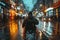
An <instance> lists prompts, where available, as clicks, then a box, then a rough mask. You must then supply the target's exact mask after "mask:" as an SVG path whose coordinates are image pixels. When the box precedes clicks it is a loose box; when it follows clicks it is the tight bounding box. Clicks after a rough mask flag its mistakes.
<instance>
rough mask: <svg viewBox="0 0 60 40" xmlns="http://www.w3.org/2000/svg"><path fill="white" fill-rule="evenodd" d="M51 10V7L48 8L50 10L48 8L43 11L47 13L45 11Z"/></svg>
mask: <svg viewBox="0 0 60 40" xmlns="http://www.w3.org/2000/svg"><path fill="white" fill-rule="evenodd" d="M52 9H53V8H52V7H50V8H48V9H46V10H45V12H47V11H49V10H52Z"/></svg>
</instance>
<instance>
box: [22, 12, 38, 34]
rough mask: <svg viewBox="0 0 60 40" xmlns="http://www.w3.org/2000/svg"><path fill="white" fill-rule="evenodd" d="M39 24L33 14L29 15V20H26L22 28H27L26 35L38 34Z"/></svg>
mask: <svg viewBox="0 0 60 40" xmlns="http://www.w3.org/2000/svg"><path fill="white" fill-rule="evenodd" d="M37 24H38V21H37V19H35V18H34V17H33V16H32V14H30V13H29V14H28V18H26V19H25V20H24V22H23V25H22V27H25V33H26V32H28V33H36V26H35V25H37Z"/></svg>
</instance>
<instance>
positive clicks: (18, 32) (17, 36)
mask: <svg viewBox="0 0 60 40" xmlns="http://www.w3.org/2000/svg"><path fill="white" fill-rule="evenodd" d="M7 21H8V22H5V26H6V25H8V26H7V27H8V28H9V29H7V30H10V31H9V34H10V40H23V38H22V35H23V28H22V22H23V20H20V19H19V20H7ZM1 24H2V22H1ZM46 24H48V26H49V27H46V28H47V30H46V32H48V34H49V35H51V32H52V30H51V28H50V27H52V25H51V24H52V23H51V22H48V23H46ZM44 26H46V25H44V22H43V21H41V20H40V21H39V24H38V25H37V28H38V31H39V37H38V40H44V39H46V40H48V37H47V36H48V35H47V34H46V35H45V32H43V31H44V30H45V29H44V30H43V28H44ZM49 30H50V33H49Z"/></svg>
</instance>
